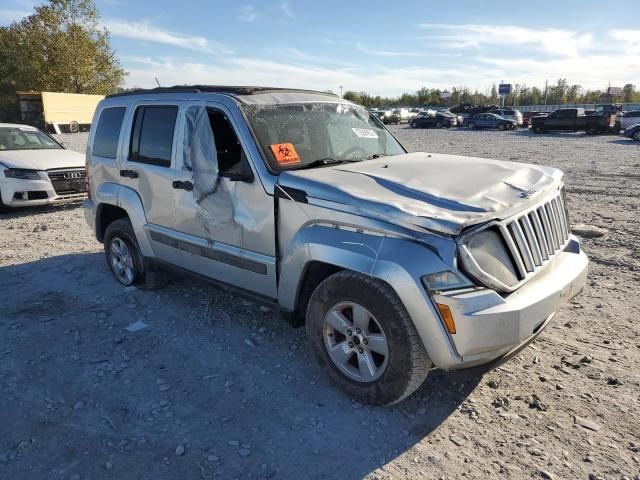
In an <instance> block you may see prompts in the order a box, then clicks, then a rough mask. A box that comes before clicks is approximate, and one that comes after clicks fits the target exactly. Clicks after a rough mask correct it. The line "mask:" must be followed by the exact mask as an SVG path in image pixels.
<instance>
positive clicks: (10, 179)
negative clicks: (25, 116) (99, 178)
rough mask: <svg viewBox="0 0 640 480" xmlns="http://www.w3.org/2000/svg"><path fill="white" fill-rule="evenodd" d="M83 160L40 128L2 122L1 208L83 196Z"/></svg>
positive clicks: (0, 152) (79, 155)
mask: <svg viewBox="0 0 640 480" xmlns="http://www.w3.org/2000/svg"><path fill="white" fill-rule="evenodd" d="M84 163H85V160H84V155H82V154H80V153H77V152H72V151H70V150H67V149H65V148H64V147H63V146H62V145H61V144H60V143H58V142H56V141H55V140H54V139H53V138H51V137H50V136H49V135H47V134H46V133H44V132H42V131H40V130H38V129H37V128H34V127H30V126H28V125H17V124H11V123H0V210H7V207H22V206H28V205H46V204H51V203H58V202H65V201H72V200H82V199H83V198H85V197H86V193H85V191H86V188H85V184H84V177H85V173H84Z"/></svg>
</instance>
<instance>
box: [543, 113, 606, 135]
mask: <svg viewBox="0 0 640 480" xmlns="http://www.w3.org/2000/svg"><path fill="white" fill-rule="evenodd" d="M614 126H615V116H612V115H604V114H602V113H594V114H593V115H586V114H585V112H584V108H561V109H559V110H555V111H553V112H551V113H550V114H549V115H546V116H539V117H532V118H531V128H532V129H533V131H534V132H535V133H543V132H546V131H548V130H566V131H573V132H578V131H584V132H587V133H588V134H591V135H594V134H596V133H605V132H609V131H612V130H613V128H614Z"/></svg>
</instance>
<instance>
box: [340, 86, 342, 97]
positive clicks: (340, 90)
mask: <svg viewBox="0 0 640 480" xmlns="http://www.w3.org/2000/svg"><path fill="white" fill-rule="evenodd" d="M340 98H342V85H340Z"/></svg>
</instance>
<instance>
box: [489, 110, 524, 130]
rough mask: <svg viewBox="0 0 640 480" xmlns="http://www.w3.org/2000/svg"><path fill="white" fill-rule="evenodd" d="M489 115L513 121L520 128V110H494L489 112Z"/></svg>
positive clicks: (521, 120)
mask: <svg viewBox="0 0 640 480" xmlns="http://www.w3.org/2000/svg"><path fill="white" fill-rule="evenodd" d="M489 113H495V114H496V115H500V116H501V117H504V118H507V119H509V120H515V122H516V125H517V126H518V127H521V126H522V123H523V118H522V112H520V110H516V109H515V108H497V109H495V110H491V111H490V112H489Z"/></svg>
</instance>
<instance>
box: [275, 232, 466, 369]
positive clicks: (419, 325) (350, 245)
mask: <svg viewBox="0 0 640 480" xmlns="http://www.w3.org/2000/svg"><path fill="white" fill-rule="evenodd" d="M281 248H282V246H281ZM283 250H284V251H282V255H283V256H282V262H281V269H280V272H281V275H280V281H279V285H278V301H279V304H280V306H281V307H282V308H284V309H286V310H289V311H295V309H296V308H297V301H298V294H299V292H300V287H301V285H302V281H303V277H304V273H305V271H306V267H307V265H308V264H309V263H310V262H323V263H327V264H330V265H334V266H336V267H339V268H341V269H347V270H352V271H355V272H359V273H362V274H363V275H370V276H372V277H375V278H378V279H380V280H383V281H384V282H386V283H388V284H389V285H390V286H391V287H392V288H393V289H394V291H395V292H396V294H397V295H398V297H400V300H401V301H402V303H403V305H404V306H405V308H406V309H407V312H408V313H409V315H410V317H411V318H412V320H413V323H414V325H415V327H416V329H417V331H418V333H419V335H420V337H421V339H422V342H423V343H424V345H425V348H426V350H427V352H428V354H429V355H430V356H431V358H432V360H433V362H434V363H435V364H436V365H437V364H450V363H456V362H457V361H459V357H458V355H457V354H456V352H455V350H454V348H453V346H452V342H451V340H450V338H449V335H448V333H447V331H446V330H445V328H444V326H443V325H442V322H441V320H440V317H439V315H438V314H437V312H436V310H435V308H434V306H433V303H432V302H431V299H430V298H429V294H428V293H427V291H426V290H425V289H424V287H423V285H422V282H421V280H420V279H421V277H422V276H424V275H426V274H429V273H434V272H439V271H443V270H448V269H450V268H451V267H449V266H447V264H446V263H445V262H444V261H443V260H442V259H441V258H440V257H439V256H438V254H437V253H436V251H435V250H432V249H430V248H428V247H427V246H426V245H424V244H420V243H418V242H415V241H412V240H410V239H406V238H400V237H393V236H385V235H384V234H381V233H378V232H367V231H357V230H355V229H342V228H336V227H335V226H328V225H317V224H316V225H310V226H306V227H304V228H302V229H300V231H298V232H297V234H296V235H295V236H294V237H293V239H292V241H291V242H290V243H289V244H288V245H286V246H285V248H284V249H283Z"/></svg>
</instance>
